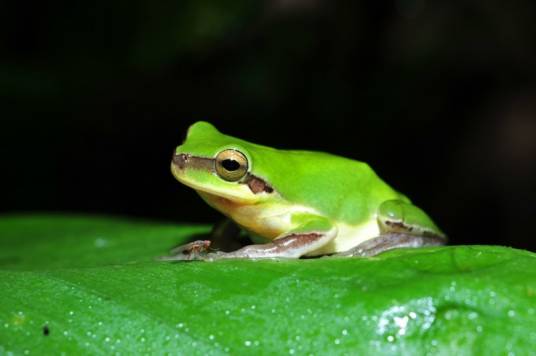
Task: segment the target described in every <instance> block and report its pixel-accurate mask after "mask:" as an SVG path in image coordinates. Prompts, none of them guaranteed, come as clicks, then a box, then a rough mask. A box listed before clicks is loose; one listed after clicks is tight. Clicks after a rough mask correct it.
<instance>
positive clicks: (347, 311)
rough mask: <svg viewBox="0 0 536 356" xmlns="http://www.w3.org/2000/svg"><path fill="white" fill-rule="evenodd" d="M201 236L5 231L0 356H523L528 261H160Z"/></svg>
mask: <svg viewBox="0 0 536 356" xmlns="http://www.w3.org/2000/svg"><path fill="white" fill-rule="evenodd" d="M206 231H208V227H206V226H180V225H170V224H162V223H154V222H153V223H151V222H144V221H127V220H120V219H111V218H99V217H87V216H85V217H84V216H78V217H77V216H4V217H3V218H0V354H6V353H9V352H12V353H14V354H25V353H29V354H60V353H61V352H65V353H67V354H113V353H120V354H143V353H155V354H166V353H169V354H185V355H186V354H187V355H196V354H199V355H206V354H216V355H219V354H244V353H257V354H292V353H295V354H326V353H330V354H353V355H357V354H362V355H365V354H393V353H395V354H400V353H403V354H426V353H431V354H456V355H458V354H459V355H464V354H467V355H470V354H479V353H480V354H507V353H508V352H510V351H511V352H514V353H515V354H530V353H531V352H534V350H535V346H536V255H535V254H533V253H530V252H527V251H520V250H515V249H510V248H504V247H494V246H453V247H441V248H429V249H415V250H411V249H408V250H397V251H392V252H389V253H385V254H382V255H380V256H378V257H374V258H366V259H363V258H320V259H308V260H297V261H230V260H227V261H217V262H182V263H168V262H159V261H156V260H155V257H157V256H160V255H164V254H165V253H166V252H167V250H169V249H170V248H171V247H173V246H174V245H176V244H179V243H182V242H184V241H185V240H186V239H187V238H188V237H189V236H191V235H192V234H196V233H203V232H206Z"/></svg>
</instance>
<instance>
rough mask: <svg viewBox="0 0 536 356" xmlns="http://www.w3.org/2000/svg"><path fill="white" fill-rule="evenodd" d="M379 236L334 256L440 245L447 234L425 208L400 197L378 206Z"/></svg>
mask: <svg viewBox="0 0 536 356" xmlns="http://www.w3.org/2000/svg"><path fill="white" fill-rule="evenodd" d="M378 226H379V228H380V235H379V236H377V237H374V238H372V239H369V240H367V241H364V242H362V243H361V244H359V245H358V246H356V247H354V248H352V249H350V250H348V251H345V252H341V253H338V254H336V256H363V257H366V256H375V255H377V254H379V253H382V252H384V251H388V250H392V249H395V248H418V247H426V246H439V245H444V244H445V243H446V242H447V237H446V236H445V234H444V233H443V232H441V230H440V229H439V228H438V227H437V226H436V225H435V224H434V222H433V221H432V219H430V217H429V216H428V215H426V213H425V212H424V211H422V210H421V209H419V208H418V207H416V206H415V205H413V204H411V203H409V202H408V201H403V200H387V201H385V202H383V203H382V204H381V205H380V207H379V209H378Z"/></svg>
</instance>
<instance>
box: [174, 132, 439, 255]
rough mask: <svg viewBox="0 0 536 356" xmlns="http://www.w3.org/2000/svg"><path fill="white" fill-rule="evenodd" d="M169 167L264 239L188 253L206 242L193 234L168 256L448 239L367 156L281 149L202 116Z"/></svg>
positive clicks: (352, 248) (341, 251) (351, 248)
mask: <svg viewBox="0 0 536 356" xmlns="http://www.w3.org/2000/svg"><path fill="white" fill-rule="evenodd" d="M171 171H172V173H173V175H174V176H175V178H176V179H177V180H179V181H180V182H181V183H183V184H185V185H187V186H189V187H191V188H193V189H194V190H195V191H196V192H197V193H199V195H200V196H201V198H202V199H203V200H204V201H205V202H207V203H208V205H210V206H212V207H213V208H215V209H217V210H219V211H220V212H221V213H223V214H224V215H225V216H227V217H228V218H230V219H231V220H232V221H234V222H235V223H236V224H238V225H239V226H240V227H241V228H243V229H245V230H246V231H247V232H249V233H250V234H252V235H253V236H260V237H262V238H264V239H265V241H266V243H261V244H251V245H247V246H244V247H242V248H240V249H237V250H235V251H230V252H221V251H216V252H207V251H206V252H207V253H192V250H196V251H197V252H199V249H200V246H201V247H203V246H204V247H206V246H208V245H207V242H206V241H198V242H195V243H193V245H185V246H183V248H179V249H177V251H181V252H182V253H179V254H177V255H176V256H171V257H170V258H169V259H177V260H181V259H207V260H213V259H220V258H251V259H259V258H299V257H303V256H321V255H339V256H374V255H376V254H378V253H381V252H383V251H386V250H390V249H394V248H401V247H423V246H434V245H442V244H444V243H445V242H446V236H445V234H444V233H443V232H442V231H441V230H440V229H439V228H438V227H437V226H436V224H434V222H433V221H432V220H431V219H430V217H429V216H428V215H427V214H426V213H425V212H424V211H423V210H421V209H420V208H418V207H417V206H415V205H413V204H412V203H411V201H410V200H409V199H408V198H407V197H406V196H405V195H403V194H401V193H399V192H397V191H395V190H394V189H393V188H391V187H390V186H389V185H387V184H386V183H385V182H384V181H383V180H382V179H380V178H379V177H378V176H377V175H376V173H375V172H374V171H373V170H372V169H371V168H370V167H369V165H368V164H366V163H363V162H359V161H355V160H351V159H348V158H343V157H339V156H335V155H331V154H328V153H323V152H313V151H294V150H278V149H275V148H271V147H266V146H262V145H258V144H254V143H250V142H247V141H244V140H241V139H238V138H235V137H232V136H228V135H225V134H223V133H221V132H219V131H218V130H217V129H216V128H215V127H214V126H213V125H211V124H210V123H208V122H203V121H200V122H197V123H195V124H193V125H192V126H190V128H189V129H188V133H187V136H186V139H185V141H184V143H183V144H182V145H180V146H178V147H177V148H176V150H175V153H174V155H173V159H172V162H171ZM188 246H191V247H188ZM185 251H186V252H188V253H186V252H185Z"/></svg>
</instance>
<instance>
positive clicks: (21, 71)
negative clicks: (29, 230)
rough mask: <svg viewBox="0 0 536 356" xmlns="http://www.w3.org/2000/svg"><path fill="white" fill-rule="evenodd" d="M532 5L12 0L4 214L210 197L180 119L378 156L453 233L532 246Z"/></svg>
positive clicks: (191, 216)
mask: <svg viewBox="0 0 536 356" xmlns="http://www.w3.org/2000/svg"><path fill="white" fill-rule="evenodd" d="M534 14H536V3H534V2H533V1H530V0H524V1H516V2H503V1H498V0H493V1H464V2H460V3H458V2H453V1H433V2H429V1H425V0H408V1H402V0H399V1H385V2H383V1H382V2H375V1H346V2H342V1H327V0H325V1H322V0H316V1H307V0H277V1H276V0H273V1H264V2H260V1H259V2H256V1H250V0H247V1H246V0H242V1H238V0H236V1H232V2H223V1H216V0H214V1H197V0H191V1H149V0H136V1H112V2H110V1H104V0H96V1H93V2H76V1H74V2H66V1H64V2H61V1H60V2H53V3H48V2H11V3H2V4H1V5H0V20H1V21H0V41H1V42H0V43H1V47H0V50H1V57H0V98H1V100H2V102H1V105H0V120H1V121H0V150H1V151H0V154H1V161H0V165H1V166H0V169H1V179H2V180H1V186H0V202H1V205H0V212H3V213H6V212H35V211H48V212H50V211H54V212H75V213H78V212H79V213H97V214H112V215H119V216H133V217H143V218H150V219H158V220H166V221H173V222H183V221H187V222H211V221H214V220H216V219H217V217H218V213H217V212H215V211H212V210H211V209H210V208H209V207H207V206H206V205H205V204H204V203H203V202H202V201H201V199H199V198H198V197H197V196H196V194H195V193H194V192H193V191H191V190H189V189H187V188H186V187H183V186H181V185H180V184H179V183H178V182H176V181H175V180H174V179H173V177H172V176H171V174H170V172H169V162H170V159H171V153H172V151H173V148H174V147H175V146H176V145H178V144H180V142H181V140H182V138H183V135H184V132H185V130H186V129H187V127H188V125H189V124H191V123H192V122H194V121H197V120H201V119H203V120H208V121H211V122H212V123H214V124H215V125H216V126H217V127H218V128H219V129H220V130H221V131H223V132H225V133H228V134H231V135H233V136H237V137H241V138H244V139H247V140H250V141H253V142H257V143H262V144H266V145H269V146H275V147H280V148H300V149H313V150H322V151H328V152H331V153H335V154H339V155H343V156H348V157H352V158H355V159H358V160H362V161H366V162H368V163H369V164H370V165H371V166H372V167H374V168H375V170H376V171H377V173H378V174H379V175H380V176H381V177H383V178H384V179H385V180H386V181H387V182H389V183H390V184H391V185H392V186H393V187H395V188H396V189H398V190H400V191H402V192H404V193H406V194H407V195H408V196H410V197H411V198H412V200H413V201H414V202H415V203H416V204H417V205H419V206H421V207H422V208H424V209H425V210H426V211H427V212H429V213H430V215H431V216H432V217H433V218H434V219H435V220H436V222H437V223H438V225H439V226H440V227H441V228H442V229H443V230H445V231H446V232H447V234H448V235H449V236H450V238H451V242H452V243H454V244H461V243H471V244H501V245H509V246H514V247H519V248H526V249H532V250H536V236H535V235H534V217H535V209H534V203H535V201H536V199H535V193H534V191H536V189H534V182H535V181H536V180H535V178H536V169H535V162H536V159H535V157H536V117H535V116H536V104H535V103H536V91H535V90H534V89H535V79H536V61H535V59H536V21H534Z"/></svg>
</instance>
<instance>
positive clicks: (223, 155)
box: [216, 149, 248, 182]
mask: <svg viewBox="0 0 536 356" xmlns="http://www.w3.org/2000/svg"><path fill="white" fill-rule="evenodd" d="M247 172H248V159H247V158H246V156H244V154H243V153H242V152H239V151H237V150H232V149H229V150H224V151H221V152H220V153H218V155H217V156H216V173H218V176H220V178H222V179H224V180H226V181H229V182H236V181H237V180H239V179H240V178H242V177H243V176H245V175H246V173H247Z"/></svg>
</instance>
